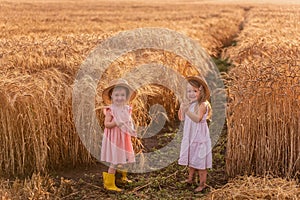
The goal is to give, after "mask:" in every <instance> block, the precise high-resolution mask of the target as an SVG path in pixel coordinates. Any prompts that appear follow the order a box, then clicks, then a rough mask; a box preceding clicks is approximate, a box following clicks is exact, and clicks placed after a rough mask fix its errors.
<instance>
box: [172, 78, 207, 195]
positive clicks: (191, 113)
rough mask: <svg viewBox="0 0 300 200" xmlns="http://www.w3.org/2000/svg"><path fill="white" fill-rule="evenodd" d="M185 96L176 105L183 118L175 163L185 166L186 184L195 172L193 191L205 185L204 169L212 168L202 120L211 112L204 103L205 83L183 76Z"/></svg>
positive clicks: (198, 190)
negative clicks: (176, 161)
mask: <svg viewBox="0 0 300 200" xmlns="http://www.w3.org/2000/svg"><path fill="white" fill-rule="evenodd" d="M186 79H187V81H188V85H187V99H188V101H189V102H184V103H182V104H181V105H180V109H179V112H178V116H179V119H180V120H182V121H183V120H184V128H183V138H182V142H181V149H180V158H179V160H178V164H179V165H185V166H186V165H187V166H189V175H188V179H187V180H185V182H186V183H189V184H191V183H193V177H194V173H195V172H196V171H198V175H199V179H200V185H199V186H198V187H197V188H196V189H195V192H201V191H202V190H203V189H204V188H205V187H206V177H207V169H208V168H211V167H212V153H211V139H210V135H209V129H208V125H207V122H206V119H207V117H208V115H210V114H211V106H210V103H209V102H208V100H209V97H210V92H209V89H208V86H207V84H206V82H205V81H204V80H203V79H202V78H200V77H198V76H193V77H187V78H186Z"/></svg>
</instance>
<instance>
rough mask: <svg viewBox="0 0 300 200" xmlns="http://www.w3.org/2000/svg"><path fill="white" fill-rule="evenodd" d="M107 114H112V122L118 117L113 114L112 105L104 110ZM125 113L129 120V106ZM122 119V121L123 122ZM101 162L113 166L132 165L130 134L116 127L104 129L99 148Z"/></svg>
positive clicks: (133, 157) (132, 154) (132, 153)
mask: <svg viewBox="0 0 300 200" xmlns="http://www.w3.org/2000/svg"><path fill="white" fill-rule="evenodd" d="M107 112H110V113H111V114H112V116H113V119H112V120H116V119H118V118H119V117H120V115H119V114H118V113H116V112H114V107H113V106H112V105H111V106H109V107H108V108H106V109H105V110H104V113H105V114H106V113H107ZM126 112H128V113H127V114H128V115H127V116H128V117H127V119H129V120H131V108H130V107H129V106H126ZM123 118H124V117H123ZM123 118H122V121H124V119H123ZM130 122H132V121H130ZM101 161H105V162H108V163H111V164H114V165H117V164H126V163H134V162H135V155H134V151H133V146H132V142H131V134H130V133H129V132H128V131H126V130H125V129H123V130H122V129H120V128H119V127H118V126H115V127H114V128H105V129H104V135H103V139H102V147H101Z"/></svg>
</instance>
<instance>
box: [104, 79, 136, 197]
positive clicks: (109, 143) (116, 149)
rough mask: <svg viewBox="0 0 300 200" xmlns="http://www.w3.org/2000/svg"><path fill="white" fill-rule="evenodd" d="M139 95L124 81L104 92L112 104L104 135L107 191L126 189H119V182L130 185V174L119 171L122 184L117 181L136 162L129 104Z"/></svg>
mask: <svg viewBox="0 0 300 200" xmlns="http://www.w3.org/2000/svg"><path fill="white" fill-rule="evenodd" d="M135 96H136V93H135V92H134V90H133V89H132V88H131V86H130V85H129V84H128V83H127V81H125V80H124V79H118V80H116V81H113V82H112V83H111V84H110V86H109V87H107V88H106V89H104V91H103V94H102V98H103V101H104V103H106V104H109V103H110V105H109V106H106V107H105V108H104V114H105V119H104V126H105V129H104V135H103V139H102V147H101V161H104V162H108V163H110V166H109V168H108V172H103V183H104V188H105V189H107V190H111V191H117V192H120V191H122V189H120V188H118V187H117V186H116V182H119V183H129V182H131V181H130V180H128V179H127V176H126V175H127V172H126V170H124V169H123V170H118V172H120V173H121V175H122V176H121V177H120V180H116V172H117V168H123V166H124V165H126V164H129V163H134V162H135V155H134V151H133V146H132V142H131V137H132V136H134V137H136V131H135V130H134V126H133V121H132V118H131V112H132V109H131V107H130V106H129V105H127V102H128V101H130V100H132V99H133V98H134V97H135Z"/></svg>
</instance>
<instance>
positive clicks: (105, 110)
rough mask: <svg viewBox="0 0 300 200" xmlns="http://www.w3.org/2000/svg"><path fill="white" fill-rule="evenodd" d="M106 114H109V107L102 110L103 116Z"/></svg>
mask: <svg viewBox="0 0 300 200" xmlns="http://www.w3.org/2000/svg"><path fill="white" fill-rule="evenodd" d="M107 113H109V114H111V109H110V108H109V107H105V108H104V109H103V114H104V115H106V114H107Z"/></svg>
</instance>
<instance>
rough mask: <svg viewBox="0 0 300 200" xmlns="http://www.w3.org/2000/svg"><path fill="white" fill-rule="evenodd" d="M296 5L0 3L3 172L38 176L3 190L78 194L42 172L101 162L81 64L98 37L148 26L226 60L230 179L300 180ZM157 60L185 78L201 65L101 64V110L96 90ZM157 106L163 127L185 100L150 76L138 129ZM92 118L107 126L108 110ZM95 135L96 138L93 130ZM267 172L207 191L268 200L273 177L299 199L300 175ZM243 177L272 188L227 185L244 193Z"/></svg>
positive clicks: (173, 59)
mask: <svg viewBox="0 0 300 200" xmlns="http://www.w3.org/2000/svg"><path fill="white" fill-rule="evenodd" d="M290 3H291V4H282V3H280V2H275V3H274V4H270V2H263V3H262V2H260V3H257V2H256V1H252V2H248V3H245V2H244V3H241V2H236V1H183V0H182V1H171V0H165V1H153V2H151V3H150V2H149V1H125V0H122V1H118V0H113V1H96V0H89V1H85V2H80V1H75V0H74V1H73V0H64V1H51V0H46V1H38V0H37V1H26V0H18V1H0V27H1V32H0V99H1V100H0V149H1V150H0V151H1V153H0V166H1V167H0V176H1V177H19V178H21V179H22V177H32V178H31V179H27V178H26V179H22V180H16V181H15V183H14V184H13V183H11V181H7V180H3V181H1V187H0V196H2V197H3V199H14V195H16V196H19V197H24V198H28V199H38V198H42V199H52V198H53V199H55V198H54V197H59V198H61V197H62V196H63V195H62V194H64V195H66V196H67V195H70V194H72V192H70V191H71V190H70V189H69V190H70V191H69V190H67V189H66V188H67V187H69V186H68V184H69V183H67V181H65V180H61V182H60V187H59V188H55V187H54V186H55V183H54V180H53V179H52V177H49V175H47V174H48V173H50V172H53V171H54V172H55V171H59V170H61V169H65V168H70V167H71V168H72V167H76V166H77V167H78V166H90V165H92V164H94V163H95V162H96V159H95V158H94V157H93V156H92V155H91V154H90V153H89V151H88V150H87V149H86V147H85V146H84V145H83V143H82V141H81V139H80V137H79V136H78V134H77V132H76V127H75V124H74V120H75V119H74V115H73V114H74V113H73V112H72V92H73V86H74V80H75V78H76V75H77V72H78V70H79V68H80V66H81V64H82V63H83V62H84V60H85V59H86V57H87V56H88V55H89V53H90V52H91V51H92V50H93V49H94V48H95V47H96V46H97V45H99V44H100V43H101V42H102V41H104V40H105V39H107V38H109V37H111V36H113V35H115V34H117V33H119V32H121V31H126V30H132V29H135V28H144V27H161V28H167V29H171V30H175V31H177V32H179V33H181V34H184V35H186V36H188V37H190V38H192V39H194V40H195V41H197V42H198V43H199V45H201V46H202V47H203V48H204V49H205V50H206V52H207V53H208V54H209V55H210V56H211V57H214V58H215V59H218V60H221V61H224V60H226V61H227V62H230V68H229V69H228V70H227V71H226V72H222V79H223V80H224V83H225V88H226V92H227V105H226V106H227V107H226V124H225V126H224V127H226V131H227V135H226V142H227V144H226V146H225V147H224V148H225V149H226V153H225V154H224V158H225V160H226V173H227V175H228V176H229V177H232V178H237V177H239V176H240V175H241V176H244V175H258V176H264V175H266V174H272V175H274V176H276V177H277V176H279V177H281V178H283V179H285V178H287V179H289V180H290V179H296V180H297V179H298V180H299V170H300V134H299V133H300V47H299V45H300V31H299V27H300V22H299V20H297V19H299V18H300V14H299V13H300V12H299V11H300V6H299V5H298V4H297V1H292V2H290ZM153 62H157V63H160V64H162V65H164V66H168V67H169V68H170V69H172V70H176V71H177V72H179V73H180V74H181V75H182V76H189V75H195V74H198V73H199V72H198V71H197V69H196V68H195V66H192V65H191V63H189V62H187V61H186V60H184V59H183V58H181V57H178V56H177V55H174V54H172V53H170V52H166V51H161V50H149V49H144V50H143V49H142V50H138V51H134V52H130V53H127V54H126V55H124V56H122V57H120V58H118V59H117V60H115V61H114V62H113V63H112V64H111V65H110V68H109V69H108V70H106V71H105V74H104V76H103V78H102V79H101V81H100V82H99V84H98V86H97V88H95V89H96V90H97V91H98V93H97V95H96V97H95V104H96V106H100V107H101V106H103V103H102V99H101V91H102V89H103V88H104V87H105V86H107V85H108V83H109V81H110V80H112V79H114V78H118V77H122V76H123V75H125V74H126V73H127V72H128V71H131V70H134V69H136V66H139V65H142V64H147V63H153ZM120 66H121V67H120ZM147 73H154V74H155V72H153V71H152V72H151V70H150V71H147ZM164 77H168V74H165V76H164ZM158 78H159V79H162V78H163V77H158ZM132 80H134V79H132ZM138 80H139V77H137V80H135V81H136V82H137V81H138ZM146 81H147V80H146ZM149 82H150V80H149ZM174 99H175V101H174ZM156 103H159V104H161V105H163V106H164V108H165V109H166V111H167V118H168V125H170V126H175V124H174V122H176V120H177V111H178V107H179V101H178V99H177V100H176V97H175V95H174V93H172V91H170V90H168V89H166V88H163V87H160V86H157V85H151V84H149V85H147V86H145V87H143V88H140V89H139V95H138V96H137V98H136V99H135V100H134V101H133V102H132V105H133V108H134V113H133V114H134V115H133V117H134V120H135V122H136V123H137V125H141V126H144V125H147V123H149V121H151V116H149V114H148V111H149V108H150V106H151V105H153V104H156ZM97 117H98V119H99V122H100V123H101V122H103V114H102V113H101V112H98V113H97ZM172 128H174V127H172ZM94 137H95V140H99V141H100V137H99V138H98V135H97V134H95V136H94ZM97 138H98V139H97ZM134 144H135V150H136V152H142V150H143V145H142V143H141V141H139V140H136V141H135V143H134ZM99 150H100V149H99ZM37 174H41V175H37ZM266 179H267V180H268V181H269V182H268V181H264V180H266ZM266 179H260V178H258V179H255V178H253V179H252V178H251V176H250V177H248V178H242V179H240V180H239V179H238V180H236V179H233V182H230V183H228V185H226V186H224V188H221V189H219V190H213V192H212V193H211V194H210V196H208V197H207V198H208V199H222V197H224V196H223V195H224V193H226V194H228V199H243V198H250V199H254V198H264V197H266V198H267V196H268V195H267V194H270V195H271V196H270V198H271V199H272V198H273V196H272V195H273V194H278V191H279V190H280V191H281V189H278V188H276V187H277V186H276V184H277V183H279V184H281V183H282V188H285V186H286V185H288V187H289V191H291V192H289V193H286V196H285V195H284V194H281V193H280V195H282V196H280V197H286V198H288V199H297V198H300V192H299V185H298V183H297V182H287V183H286V182H285V181H287V180H283V179H280V180H279V179H273V178H266ZM239 181H242V184H244V185H246V187H245V188H248V189H249V188H251V187H250V186H249V185H247V184H249V182H251V183H250V185H251V184H252V183H253V182H254V183H257V184H258V185H259V186H258V187H260V185H261V184H265V183H266V182H268V187H267V188H268V190H267V189H266V190H264V192H265V194H266V195H261V196H251V192H250V193H247V192H246V193H242V194H241V196H236V195H235V194H236V193H238V192H235V194H229V193H227V192H226V191H230V190H231V191H241V190H247V189H245V188H242V187H240V185H241V183H239ZM273 182H274V184H272V183H273ZM235 183H236V184H235ZM254 183H253V185H254ZM275 183H276V184H275ZM99 187H101V186H99ZM37 188H38V189H37ZM232 188H235V189H236V190H233V189H232ZM14 191H18V192H14ZM62 191H63V192H62ZM68 192H69V193H68ZM73 192H74V191H73ZM14 193H15V194H14ZM233 193H234V192H233ZM16 196H15V197H16ZM275 196H276V195H275ZM105 197H106V198H107V196H105ZM59 198H58V199H59ZM70 198H71V197H70ZM109 198H113V197H109ZM273 199H276V198H273Z"/></svg>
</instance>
